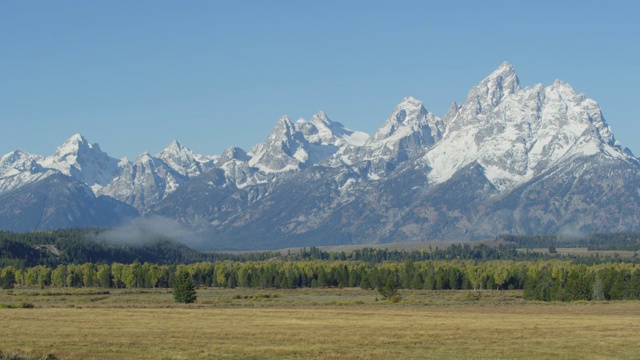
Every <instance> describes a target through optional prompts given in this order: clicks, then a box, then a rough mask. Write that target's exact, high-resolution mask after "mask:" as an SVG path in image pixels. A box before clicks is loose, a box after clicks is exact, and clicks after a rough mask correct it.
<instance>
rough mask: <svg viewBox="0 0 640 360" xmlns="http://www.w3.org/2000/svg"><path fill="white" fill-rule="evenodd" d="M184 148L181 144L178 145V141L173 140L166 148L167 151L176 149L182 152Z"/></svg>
mask: <svg viewBox="0 0 640 360" xmlns="http://www.w3.org/2000/svg"><path fill="white" fill-rule="evenodd" d="M183 148H184V146H182V144H181V143H180V141H178V140H173V141H172V142H171V143H170V144H169V146H167V149H177V150H182V149H183Z"/></svg>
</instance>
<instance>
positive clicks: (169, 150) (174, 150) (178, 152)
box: [156, 140, 195, 158]
mask: <svg viewBox="0 0 640 360" xmlns="http://www.w3.org/2000/svg"><path fill="white" fill-rule="evenodd" d="M185 154H186V155H188V156H190V157H193V156H195V155H194V154H193V152H192V151H191V149H189V148H188V147H186V146H184V145H182V144H181V143H180V142H179V141H177V140H173V141H172V142H171V143H170V144H169V146H167V147H166V148H164V149H163V150H162V151H161V152H160V153H158V154H156V156H157V157H160V158H163V157H169V156H182V155H185Z"/></svg>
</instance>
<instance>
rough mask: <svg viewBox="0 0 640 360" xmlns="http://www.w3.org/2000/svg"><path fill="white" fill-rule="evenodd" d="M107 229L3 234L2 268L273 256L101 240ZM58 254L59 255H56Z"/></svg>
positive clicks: (153, 241)
mask: <svg viewBox="0 0 640 360" xmlns="http://www.w3.org/2000/svg"><path fill="white" fill-rule="evenodd" d="M105 231H108V230H106V229H65V230H55V231H33V232H26V233H15V232H7V231H0V268H1V267H3V266H7V265H14V266H17V267H24V266H35V265H48V266H56V265H58V264H81V263H86V262H91V263H114V262H119V263H125V264H128V263H132V262H134V261H136V260H137V261H139V262H141V263H144V262H150V263H155V264H188V263H194V262H200V261H216V260H225V259H234V260H236V259H253V260H261V259H265V258H269V257H273V256H274V255H275V254H274V253H267V252H265V253H255V254H238V255H232V254H221V253H204V252H199V251H196V250H193V249H191V248H189V247H187V246H186V245H183V244H180V243H177V242H175V241H172V240H170V239H168V238H166V237H158V236H156V237H150V238H149V239H146V240H145V241H144V242H141V243H135V244H134V243H119V244H116V243H111V242H108V241H106V240H102V239H101V236H100V235H101V234H103V233H104V232H105ZM56 253H58V254H56Z"/></svg>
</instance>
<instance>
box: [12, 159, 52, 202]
mask: <svg viewBox="0 0 640 360" xmlns="http://www.w3.org/2000/svg"><path fill="white" fill-rule="evenodd" d="M39 160H42V157H40V156H37V155H32V154H29V153H27V152H24V151H22V150H16V151H12V152H10V153H8V154H6V155H4V156H2V157H1V158H0V194H2V193H5V192H8V191H11V190H13V189H17V188H19V187H21V186H24V185H26V184H29V183H31V182H35V181H38V180H41V179H44V178H45V177H47V176H49V175H51V174H53V173H55V172H56V171H55V170H47V169H44V168H43V167H42V166H41V165H40V164H38V161H39Z"/></svg>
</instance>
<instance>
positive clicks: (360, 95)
mask: <svg viewBox="0 0 640 360" xmlns="http://www.w3.org/2000/svg"><path fill="white" fill-rule="evenodd" d="M638 7H639V6H638V5H636V2H634V1H624V2H623V1H607V2H604V1H598V2H595V1H563V2H558V1H528V2H522V1H347V0H343V1H315V2H311V1H202V2H200V1H141V0H137V1H115V0H114V1H100V2H98V1H64V0H61V1H2V0H0V69H2V70H1V75H0V129H1V130H0V154H5V153H8V152H10V151H12V150H15V149H18V148H21V149H23V150H25V151H28V152H32V153H36V154H41V155H49V154H51V153H53V151H54V150H55V148H56V147H57V146H58V145H60V144H61V143H62V142H63V141H64V140H66V139H67V138H69V137H70V136H71V135H73V134H74V133H78V132H79V133H81V134H83V135H84V136H85V137H87V138H88V140H89V141H91V142H97V143H99V144H100V146H101V148H102V149H103V150H105V151H107V152H108V153H109V154H110V155H111V156H114V157H117V158H120V157H123V156H127V157H129V158H130V159H134V158H135V157H136V156H137V155H139V154H140V153H142V152H143V151H149V152H151V153H156V152H159V151H161V150H162V149H163V148H164V147H165V146H166V145H168V144H169V143H170V142H171V140H174V139H176V140H179V141H181V142H182V143H183V144H184V145H186V146H188V147H190V148H191V149H192V150H194V151H195V152H197V153H202V154H207V155H214V154H219V153H221V152H222V150H223V149H225V148H227V147H229V146H240V147H242V148H244V149H245V150H249V148H250V147H251V146H253V145H254V144H256V143H258V142H261V141H263V140H264V139H265V138H266V137H267V135H268V133H269V131H270V130H271V128H272V127H273V126H274V125H275V124H276V121H277V119H278V118H280V117H281V116H283V115H288V116H289V117H290V118H291V119H292V120H295V119H297V118H299V117H304V118H306V119H310V118H311V116H312V115H313V114H314V113H316V112H318V111H320V110H323V111H325V112H326V113H327V115H328V116H329V117H330V118H331V119H332V120H335V121H339V122H342V123H343V124H344V125H346V126H347V127H350V128H352V129H355V130H361V131H365V132H368V133H373V132H374V131H375V130H376V129H377V127H378V126H379V125H380V124H381V123H382V122H383V121H384V120H385V119H386V118H387V116H388V115H389V113H390V112H391V111H392V110H393V108H394V107H395V105H396V104H397V103H398V102H400V101H401V100H402V98H404V97H406V96H414V97H416V98H418V99H421V100H423V101H424V103H425V106H426V107H427V109H428V110H430V111H432V112H434V113H435V114H436V115H438V116H442V115H444V113H445V112H446V110H447V109H448V108H449V106H450V104H451V102H453V101H463V100H464V99H465V98H466V94H467V92H468V90H470V89H471V87H473V86H474V85H476V84H477V83H478V82H479V81H480V80H482V79H483V78H484V77H485V76H486V75H488V74H489V73H491V72H492V71H493V70H494V69H495V68H497V67H498V66H499V65H500V63H502V62H503V61H505V60H507V61H509V62H511V63H512V64H513V65H514V67H515V69H516V72H517V73H518V76H519V77H520V82H521V85H522V86H523V87H524V86H531V85H534V84H535V83H542V84H544V85H549V84H551V83H552V82H553V81H554V80H555V79H561V80H563V81H565V82H567V83H569V84H571V85H572V86H573V87H574V89H576V91H577V92H583V93H585V94H586V95H587V96H588V97H590V98H593V99H595V100H597V101H598V103H599V104H600V106H601V107H602V110H603V113H604V116H605V118H606V119H607V121H608V122H609V124H610V125H611V126H612V128H613V131H614V134H615V135H616V137H617V138H618V140H620V142H621V143H622V145H623V146H627V147H629V148H631V149H632V150H633V151H634V153H635V154H636V155H640V122H639V120H640V110H639V108H640V105H639V104H638V101H637V98H638V96H639V95H640V91H639V90H638V89H639V85H638V84H639V83H640V71H639V69H638V58H639V55H640V21H638V18H637V16H638V13H639V10H640V9H639V8H638Z"/></svg>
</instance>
